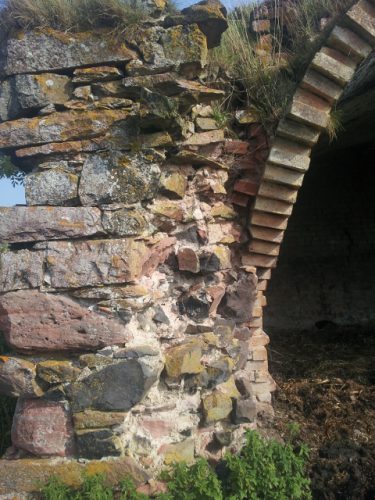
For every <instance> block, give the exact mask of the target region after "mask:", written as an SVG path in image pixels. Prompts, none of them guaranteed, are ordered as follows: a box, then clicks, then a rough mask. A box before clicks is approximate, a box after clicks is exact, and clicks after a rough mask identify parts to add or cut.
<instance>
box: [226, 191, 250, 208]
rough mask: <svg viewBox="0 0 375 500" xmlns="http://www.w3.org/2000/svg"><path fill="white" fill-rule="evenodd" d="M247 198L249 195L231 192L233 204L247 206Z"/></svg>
mask: <svg viewBox="0 0 375 500" xmlns="http://www.w3.org/2000/svg"><path fill="white" fill-rule="evenodd" d="M249 200H250V196H248V195H247V194H243V193H233V194H232V196H231V199H230V201H231V202H232V203H234V205H239V206H240V207H247V205H248V203H249Z"/></svg>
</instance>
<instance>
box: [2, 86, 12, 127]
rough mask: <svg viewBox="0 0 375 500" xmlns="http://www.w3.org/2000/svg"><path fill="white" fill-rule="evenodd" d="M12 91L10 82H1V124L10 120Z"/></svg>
mask: <svg viewBox="0 0 375 500" xmlns="http://www.w3.org/2000/svg"><path fill="white" fill-rule="evenodd" d="M11 98H12V89H11V85H10V81H9V80H4V81H3V82H0V122H2V121H5V120H9V109H10V107H11Z"/></svg>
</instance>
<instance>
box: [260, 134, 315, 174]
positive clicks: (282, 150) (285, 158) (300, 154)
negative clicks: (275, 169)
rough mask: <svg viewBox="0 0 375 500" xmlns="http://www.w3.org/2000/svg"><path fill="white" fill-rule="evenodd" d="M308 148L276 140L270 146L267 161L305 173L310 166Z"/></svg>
mask: <svg viewBox="0 0 375 500" xmlns="http://www.w3.org/2000/svg"><path fill="white" fill-rule="evenodd" d="M310 153H311V149H310V147H309V146H303V145H301V144H298V143H296V142H292V141H287V140H285V139H280V138H277V139H276V140H275V141H274V143H273V144H272V148H271V151H270V154H269V157H268V161H269V162H271V163H275V164H277V165H282V166H284V167H287V168H290V169H292V170H298V171H301V172H305V171H306V170H307V169H308V168H309V165H310Z"/></svg>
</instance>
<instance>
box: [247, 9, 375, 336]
mask: <svg viewBox="0 0 375 500" xmlns="http://www.w3.org/2000/svg"><path fill="white" fill-rule="evenodd" d="M374 47H375V0H359V1H358V2H356V3H355V4H354V6H352V7H351V8H350V9H349V10H348V11H347V13H346V14H345V15H344V16H343V17H342V18H341V19H340V21H339V22H338V23H337V25H335V27H334V28H333V30H332V32H331V34H330V36H329V38H328V39H327V40H326V42H325V44H324V45H323V46H322V47H321V48H320V50H319V51H318V52H317V53H316V54H315V56H314V58H313V60H312V62H311V63H310V65H309V67H308V69H307V71H306V73H305V75H304V77H303V79H302V81H301V83H300V84H299V86H298V88H297V90H296V92H295V94H294V96H293V99H292V102H291V106H290V110H289V113H288V115H287V116H286V118H285V119H283V120H282V121H281V122H280V123H279V125H278V127H277V130H276V133H275V138H274V141H273V144H272V147H271V149H270V153H269V156H268V159H267V162H266V166H265V171H264V175H263V178H262V181H261V183H260V186H259V190H258V194H257V195H256V197H255V201H254V204H253V207H252V210H251V212H250V218H249V232H250V234H251V238H252V239H251V242H250V246H249V249H248V250H249V252H248V253H247V254H246V255H244V256H243V264H244V265H245V266H254V267H255V268H256V272H257V275H258V299H257V302H256V304H255V307H254V311H253V320H252V326H253V327H255V328H262V326H263V321H262V307H263V306H264V305H265V304H266V298H265V297H264V295H263V294H264V292H265V290H266V289H267V284H268V281H269V280H270V278H271V270H272V269H273V268H275V267H276V265H277V259H278V255H279V251H280V246H281V244H282V241H283V237H284V233H285V230H286V228H287V225H288V220H289V217H290V216H291V214H292V211H293V205H294V203H295V202H296V200H297V196H298V191H299V189H300V187H301V186H302V183H303V179H304V175H305V173H306V171H307V170H308V168H309V165H310V155H311V151H312V149H313V147H314V145H315V144H316V143H317V142H318V139H319V137H320V134H321V133H322V132H323V131H324V130H325V129H326V128H327V125H328V120H329V115H330V112H331V110H332V108H333V107H334V105H335V103H336V102H337V101H338V100H339V98H340V96H341V95H342V93H343V91H344V89H345V87H346V86H347V85H348V83H349V82H350V81H351V80H352V78H353V76H354V74H355V72H356V69H357V68H358V66H359V64H360V63H361V62H362V61H363V60H364V59H365V58H366V57H367V56H368V55H369V54H370V53H371V52H372V50H373V49H374Z"/></svg>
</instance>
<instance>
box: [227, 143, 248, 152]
mask: <svg viewBox="0 0 375 500" xmlns="http://www.w3.org/2000/svg"><path fill="white" fill-rule="evenodd" d="M248 150H249V143H248V142H245V141H226V142H225V145H224V152H225V153H228V154H233V155H245V154H246V153H247V152H248Z"/></svg>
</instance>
